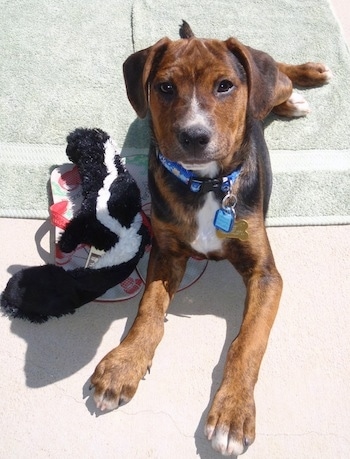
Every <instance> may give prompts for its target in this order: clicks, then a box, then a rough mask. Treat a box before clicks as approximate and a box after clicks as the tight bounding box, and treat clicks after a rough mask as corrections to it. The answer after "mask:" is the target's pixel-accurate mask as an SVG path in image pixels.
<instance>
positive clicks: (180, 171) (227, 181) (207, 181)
mask: <svg viewBox="0 0 350 459" xmlns="http://www.w3.org/2000/svg"><path fill="white" fill-rule="evenodd" d="M158 159H159V161H160V162H161V163H162V165H163V166H164V167H165V169H167V170H168V171H169V172H170V173H172V174H173V175H175V177H177V178H178V179H179V180H180V181H181V182H182V183H185V184H186V185H188V186H189V188H190V190H191V191H193V192H194V193H199V192H203V193H208V192H209V191H215V190H221V191H222V192H223V193H227V192H229V191H230V188H231V186H232V185H233V183H234V182H235V181H236V180H237V178H238V176H239V174H240V172H241V166H239V167H238V168H237V169H235V170H234V171H233V172H231V174H230V175H227V176H224V177H220V178H214V179H211V178H204V179H202V178H200V177H197V176H196V174H195V173H194V172H193V171H191V170H188V169H185V168H184V167H183V166H181V164H179V163H176V162H174V161H170V160H169V159H167V158H165V156H163V155H162V153H161V152H160V151H159V152H158Z"/></svg>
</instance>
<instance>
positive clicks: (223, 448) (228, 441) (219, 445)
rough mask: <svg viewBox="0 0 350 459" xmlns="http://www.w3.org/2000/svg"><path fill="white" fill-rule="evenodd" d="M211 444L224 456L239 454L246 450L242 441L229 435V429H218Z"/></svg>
mask: <svg viewBox="0 0 350 459" xmlns="http://www.w3.org/2000/svg"><path fill="white" fill-rule="evenodd" d="M211 445H212V447H213V449H214V450H215V451H218V452H219V453H221V454H223V455H224V456H231V455H233V456H239V455H240V454H242V453H243V452H244V447H243V445H242V443H240V442H238V441H236V440H234V439H233V438H232V437H230V436H229V432H228V430H223V429H216V430H215V434H214V436H213V437H212V440H211Z"/></svg>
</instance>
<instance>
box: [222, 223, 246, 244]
mask: <svg viewBox="0 0 350 459" xmlns="http://www.w3.org/2000/svg"><path fill="white" fill-rule="evenodd" d="M247 229H248V222H247V221H246V220H237V221H236V223H235V225H234V227H233V229H232V230H231V231H230V232H229V233H224V232H223V231H220V230H217V231H216V235H217V237H218V238H219V239H226V238H227V237H228V238H230V239H239V240H240V241H246V240H247V239H248V237H249V235H248V231H247Z"/></svg>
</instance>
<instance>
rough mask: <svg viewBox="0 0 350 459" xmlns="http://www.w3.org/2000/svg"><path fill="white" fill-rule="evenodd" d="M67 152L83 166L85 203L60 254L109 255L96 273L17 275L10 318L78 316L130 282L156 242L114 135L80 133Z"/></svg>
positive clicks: (6, 297)
mask: <svg viewBox="0 0 350 459" xmlns="http://www.w3.org/2000/svg"><path fill="white" fill-rule="evenodd" d="M66 152H67V156H68V158H69V159H70V160H71V161H72V162H73V163H74V164H76V165H77V167H78V171H79V174H80V177H81V186H82V194H83V202H82V205H81V208H80V210H79V211H78V212H77V213H76V215H75V216H74V217H73V219H72V220H71V221H70V222H69V223H68V225H67V226H66V228H65V230H64V232H63V234H62V236H61V239H60V241H59V246H60V249H61V250H62V252H66V253H69V252H71V251H73V250H74V249H75V248H76V247H77V246H78V244H80V243H85V244H89V245H91V246H93V247H95V248H97V249H99V250H102V251H103V254H102V255H101V257H100V258H99V259H98V260H97V261H96V262H95V264H94V265H93V266H92V267H91V268H77V269H72V270H67V271H66V270H64V269H63V268H62V267H59V266H55V265H44V266H35V267H31V268H26V269H23V270H21V271H19V272H17V273H16V274H15V275H14V276H13V277H12V278H11V279H10V280H9V281H8V283H7V286H6V288H5V290H4V292H3V293H2V295H1V308H2V310H3V311H4V312H5V314H7V315H9V316H12V317H19V318H23V319H28V320H30V321H32V322H37V323H41V322H45V321H46V320H48V318H50V317H60V316H62V315H64V314H72V313H74V311H75V310H76V309H77V308H79V307H80V306H82V305H84V304H86V303H88V302H90V301H92V300H94V299H96V298H98V297H99V296H101V295H102V294H103V293H105V292H106V291H107V290H108V289H110V288H112V287H113V286H115V285H117V284H119V283H121V282H123V280H125V279H126V278H127V277H129V275H130V274H131V273H132V272H133V270H134V269H135V267H136V265H137V263H138V261H139V260H140V258H141V257H142V256H143V254H144V250H145V247H146V245H147V244H149V243H150V242H151V241H150V238H151V236H150V225H149V221H148V219H147V217H145V215H144V214H143V212H142V210H141V197H140V190H139V188H138V186H137V184H136V182H135V180H134V179H133V178H132V176H131V175H130V173H129V172H128V171H127V169H126V168H125V166H124V164H123V161H122V160H121V158H120V156H119V154H118V153H117V151H116V149H115V146H114V144H113V141H112V140H111V138H110V137H109V135H108V134H106V133H105V132H104V131H102V130H100V129H76V130H75V131H74V132H72V133H71V134H69V135H68V137H67V149H66Z"/></svg>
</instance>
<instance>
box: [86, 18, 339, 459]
mask: <svg viewBox="0 0 350 459" xmlns="http://www.w3.org/2000/svg"><path fill="white" fill-rule="evenodd" d="M182 36H183V37H184V38H182V39H180V40H177V41H171V40H169V39H168V38H163V39H162V40H160V41H158V42H157V43H156V44H155V45H154V46H151V47H150V48H147V49H144V50H142V51H139V52H137V53H135V54H133V55H131V56H130V57H129V58H128V59H127V60H126V62H125V64H124V75H125V82H126V88H127V93H128V97H129V100H130V102H131V104H132V106H133V107H134V109H135V110H136V112H137V114H138V115H139V116H140V117H141V118H144V117H145V116H146V113H147V112H148V111H149V113H150V117H151V126H152V131H153V140H152V142H151V148H150V155H149V186H150V190H151V194H152V227H153V231H154V240H153V245H152V251H151V256H150V261H149V266H148V274H147V281H146V288H145V292H144V295H143V297H142V300H141V303H140V306H139V311H138V315H137V317H136V319H135V322H134V324H133V326H132V327H131V329H130V331H129V333H128V335H127V336H126V338H125V339H124V340H123V341H122V343H121V344H120V345H119V346H118V347H117V348H115V349H113V350H112V351H111V352H110V353H109V354H107V356H106V357H105V358H104V359H103V360H102V361H101V362H100V363H99V365H98V366H97V368H96V370H95V372H94V374H93V376H92V379H91V381H92V385H93V386H94V389H95V393H94V398H95V401H96V404H97V406H98V407H99V408H101V409H102V410H103V409H113V408H117V407H118V406H119V405H120V404H122V403H125V402H128V401H129V400H130V399H131V398H132V397H133V395H134V394H135V392H136V389H137V386H138V384H139V382H140V380H141V379H142V378H143V376H144V375H145V373H146V372H147V369H149V368H150V366H151V363H152V359H153V356H154V352H155V350H156V347H157V345H158V344H159V342H160V340H161V338H162V336H163V333H164V315H165V313H166V311H167V309H168V306H169V302H170V300H171V299H172V298H173V296H174V294H175V292H176V290H177V287H178V286H179V284H180V281H181V279H182V277H183V274H184V271H185V268H186V262H187V260H188V258H189V257H191V256H195V257H198V256H199V257H205V258H208V259H211V260H221V259H227V260H229V261H230V262H231V263H232V265H233V266H234V267H235V268H236V269H237V271H238V272H239V273H240V274H241V275H242V276H243V279H244V282H245V285H246V288H247V296H246V302H245V313H244V318H243V322H242V325H241V329H240V332H239V335H238V336H237V338H236V339H235V340H234V341H233V343H232V345H231V347H230V349H229V351H228V355H227V361H226V365H225V369H224V375H223V380H222V383H221V386H220V388H219V390H218V392H217V394H216V395H215V398H214V400H213V403H212V407H211V409H210V412H209V415H208V419H207V423H206V427H205V433H206V436H207V437H208V439H209V440H211V442H212V446H213V448H214V449H215V450H217V451H220V452H221V453H222V454H225V455H230V454H233V455H239V454H241V453H243V452H244V451H245V450H246V449H247V447H248V446H249V445H250V444H251V443H252V442H253V441H254V437H255V404H254V396H253V392H254V386H255V383H256V381H257V378H258V372H259V367H260V363H261V360H262V357H263V355H264V352H265V349H266V345H267V341H268V337H269V333H270V330H271V326H272V324H273V321H274V318H275V315H276V312H277V309H278V304H279V300H280V296H281V291H282V280H281V277H280V275H279V273H278V271H277V269H276V267H275V263H274V259H273V255H272V252H271V249H270V244H269V241H268V238H267V235H266V230H265V225H264V219H265V215H266V212H267V207H268V202H269V197H270V191H271V170H270V164H269V155H268V151H267V147H266V144H265V140H264V135H263V128H262V122H261V120H263V119H264V118H265V117H266V115H267V114H268V113H269V112H271V110H273V111H274V112H275V113H277V114H280V115H283V116H288V117H296V116H304V115H306V114H307V112H308V104H307V102H306V101H305V100H304V99H303V97H301V96H300V95H297V94H295V93H293V84H295V85H298V86H304V87H311V86H316V85H320V84H324V83H326V82H327V81H328V80H329V78H330V76H331V73H330V71H329V70H328V69H327V67H325V66H324V65H322V64H316V63H307V64H303V65H287V64H281V63H277V62H275V61H274V60H273V59H272V58H271V57H270V56H269V55H267V54H265V53H263V52H261V51H257V50H255V49H252V48H249V47H248V46H244V45H243V44H242V43H240V42H239V41H237V40H236V39H234V38H229V39H228V40H226V41H218V40H204V39H197V38H195V37H194V36H193V34H192V32H191V30H190V29H189V27H188V26H183V28H182ZM221 219H222V221H221ZM213 282H215V281H214V280H213Z"/></svg>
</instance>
